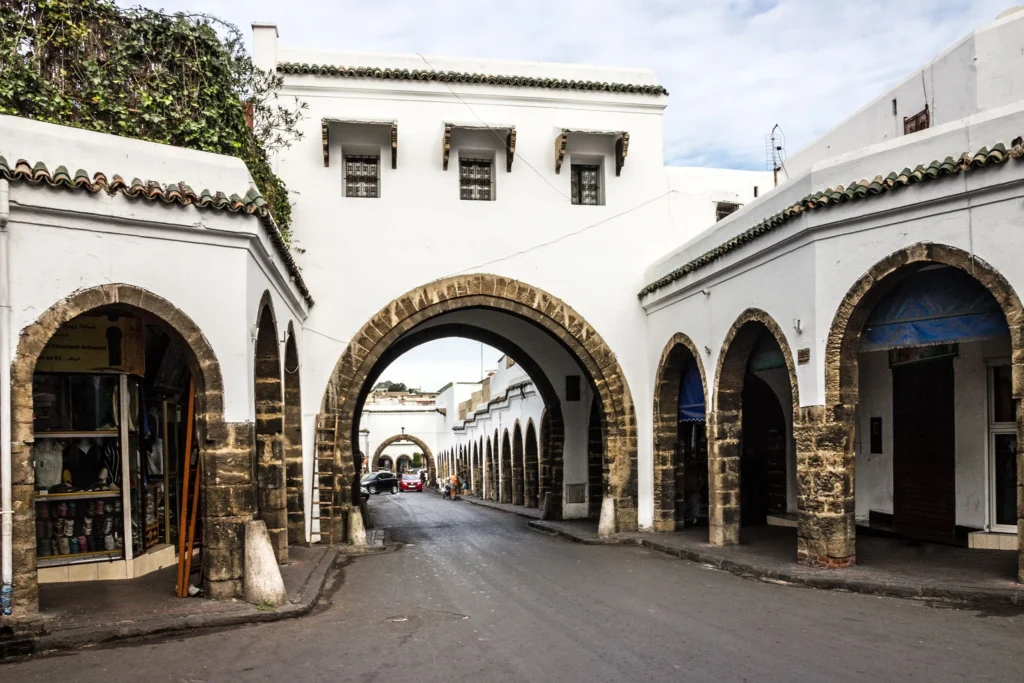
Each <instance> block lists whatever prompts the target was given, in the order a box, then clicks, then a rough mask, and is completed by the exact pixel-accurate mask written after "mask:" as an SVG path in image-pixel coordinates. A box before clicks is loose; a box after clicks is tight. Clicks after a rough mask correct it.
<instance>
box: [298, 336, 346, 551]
mask: <svg viewBox="0 0 1024 683" xmlns="http://www.w3.org/2000/svg"><path fill="white" fill-rule="evenodd" d="M359 459H360V460H362V457H361V456H360V458H359ZM284 463H285V477H286V483H287V487H288V543H289V544H290V545H296V544H300V543H304V542H305V541H306V506H305V494H304V492H305V487H304V486H303V483H302V482H303V477H302V385H301V382H300V381H299V347H298V344H297V343H296V341H295V329H294V327H293V326H292V324H291V323H288V340H287V342H286V343H285V347H284Z"/></svg>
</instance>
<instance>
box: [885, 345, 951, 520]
mask: <svg viewBox="0 0 1024 683" xmlns="http://www.w3.org/2000/svg"><path fill="white" fill-rule="evenodd" d="M892 399H893V401H892V403H893V458H892V462H893V467H892V479H893V527H894V528H895V530H896V531H899V532H900V533H904V534H907V535H908V536H913V537H917V538H922V539H926V540H927V539H936V540H949V539H951V538H953V536H954V535H955V526H956V450H955V447H956V446H955V436H956V432H955V428H954V420H955V411H954V407H953V359H952V358H942V359H938V360H931V361H925V362H920V363H911V364H908V365H899V366H896V367H894V368H893V369H892Z"/></svg>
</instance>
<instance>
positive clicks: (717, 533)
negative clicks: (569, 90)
mask: <svg viewBox="0 0 1024 683" xmlns="http://www.w3.org/2000/svg"><path fill="white" fill-rule="evenodd" d="M764 329H767V330H768V332H769V333H771V335H772V336H773V337H774V338H775V341H776V343H778V345H779V348H780V349H781V350H782V356H783V358H784V360H785V363H786V369H787V371H788V373H789V383H790V391H791V393H792V400H793V415H794V417H795V416H796V415H797V413H798V412H799V407H800V398H799V386H798V384H797V377H796V364H795V363H794V362H793V353H792V351H791V350H790V348H789V342H788V341H787V340H786V335H785V334H784V333H783V332H782V328H781V327H779V325H778V323H776V322H775V320H774V319H772V317H771V316H770V315H768V314H767V313H765V312H764V311H762V310H760V309H757V308H748V309H747V310H745V311H743V313H741V314H740V315H739V317H738V318H737V319H736V321H735V322H734V323H733V324H732V327H731V328H729V332H728V334H726V335H725V341H724V342H723V343H722V352H721V353H720V354H719V356H718V368H717V372H716V374H715V388H714V397H713V408H714V410H709V411H708V420H707V429H708V501H709V506H708V507H709V509H708V517H709V519H708V524H709V533H708V539H709V541H710V542H711V543H712V544H714V545H731V544H735V543H739V540H740V485H741V482H740V456H741V454H742V453H741V443H740V442H741V435H742V418H743V386H744V380H745V376H746V372H747V362H748V360H749V359H750V354H751V352H753V350H754V346H755V345H756V343H757V339H758V336H759V335H760V334H761V331H762V330H764Z"/></svg>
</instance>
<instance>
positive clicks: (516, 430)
mask: <svg viewBox="0 0 1024 683" xmlns="http://www.w3.org/2000/svg"><path fill="white" fill-rule="evenodd" d="M524 464H525V462H524V455H523V428H522V426H521V425H520V424H519V420H516V422H515V426H513V428H512V504H513V505H522V504H523V502H524V501H523V480H524V472H525V468H524Z"/></svg>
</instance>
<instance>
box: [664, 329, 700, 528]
mask: <svg viewBox="0 0 1024 683" xmlns="http://www.w3.org/2000/svg"><path fill="white" fill-rule="evenodd" d="M706 385H707V383H706V381H705V378H704V365H703V364H702V363H701V360H700V355H699V354H698V353H697V347H696V346H695V345H694V343H693V342H692V341H691V340H690V338H689V337H687V336H686V335H684V334H676V335H674V336H673V337H672V338H671V339H670V340H669V342H668V344H666V345H665V349H664V351H662V353H661V361H660V362H659V363H658V374H657V375H656V376H655V387H654V530H655V531H675V530H677V529H681V528H683V527H684V526H686V525H687V523H690V524H693V523H696V522H697V521H699V520H700V519H701V518H706V516H707V506H708V486H707V482H708V450H707V428H706V424H707V422H706V419H707V415H706V401H705V394H706V391H705V387H706Z"/></svg>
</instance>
